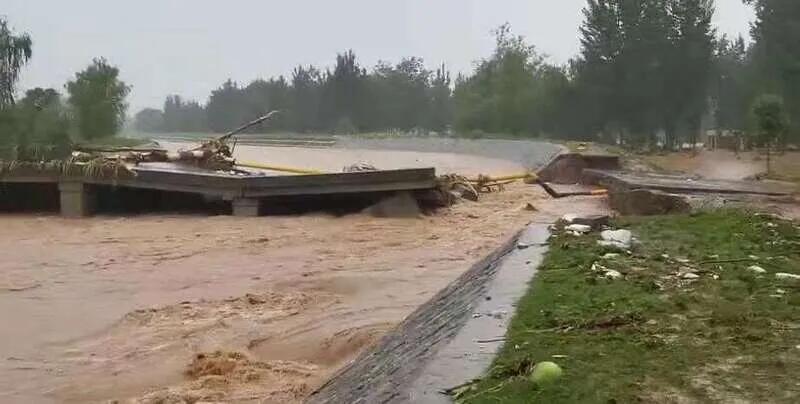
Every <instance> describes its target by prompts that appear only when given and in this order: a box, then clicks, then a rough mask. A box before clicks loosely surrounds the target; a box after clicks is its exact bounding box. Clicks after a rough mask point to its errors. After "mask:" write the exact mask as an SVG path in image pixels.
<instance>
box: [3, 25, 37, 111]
mask: <svg viewBox="0 0 800 404" xmlns="http://www.w3.org/2000/svg"><path fill="white" fill-rule="evenodd" d="M32 46H33V42H32V41H31V38H30V36H28V34H19V35H15V34H14V33H13V32H12V31H11V29H10V28H9V27H8V22H7V21H6V20H5V19H4V18H3V17H1V16H0V110H3V109H6V108H9V107H10V106H12V105H14V91H15V90H16V84H17V81H18V80H19V73H20V71H21V70H22V67H23V66H24V65H25V64H26V63H27V62H28V60H30V58H31V56H32V55H33V51H32V50H31V48H32Z"/></svg>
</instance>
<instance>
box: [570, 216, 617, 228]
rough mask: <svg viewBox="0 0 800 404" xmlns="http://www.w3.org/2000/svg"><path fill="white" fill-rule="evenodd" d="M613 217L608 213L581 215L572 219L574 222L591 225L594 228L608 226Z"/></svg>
mask: <svg viewBox="0 0 800 404" xmlns="http://www.w3.org/2000/svg"><path fill="white" fill-rule="evenodd" d="M610 220H611V218H610V217H609V216H608V215H589V216H579V217H576V218H575V219H573V220H572V223H573V224H583V225H586V226H590V227H591V228H592V229H597V230H599V229H601V228H603V227H605V226H608V224H609V221H610Z"/></svg>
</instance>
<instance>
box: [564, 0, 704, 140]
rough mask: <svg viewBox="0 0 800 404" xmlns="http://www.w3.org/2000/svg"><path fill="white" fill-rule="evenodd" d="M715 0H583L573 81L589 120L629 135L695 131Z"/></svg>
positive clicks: (672, 136) (671, 135)
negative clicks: (587, 108) (584, 99)
mask: <svg viewBox="0 0 800 404" xmlns="http://www.w3.org/2000/svg"><path fill="white" fill-rule="evenodd" d="M713 13H714V7H713V0H588V3H587V6H586V8H585V9H584V17H585V20H584V23H583V25H582V26H581V37H582V38H581V55H580V58H579V59H578V60H577V61H576V63H575V69H574V71H575V74H576V76H577V77H576V82H577V83H578V84H579V86H580V87H581V89H580V93H581V95H582V96H584V97H587V98H588V102H587V103H588V104H591V105H596V106H597V107H595V108H593V110H592V111H591V115H592V116H593V117H594V118H595V122H594V124H593V126H594V127H595V128H596V129H600V130H604V131H606V132H615V133H614V135H615V136H612V138H615V137H617V138H618V137H621V139H622V140H623V141H625V142H627V143H633V144H644V143H653V142H655V141H656V140H657V139H656V137H655V135H656V133H658V132H659V131H662V130H663V131H664V132H665V133H666V137H665V139H662V140H664V141H665V142H666V143H667V145H671V144H673V143H675V132H676V130H678V129H682V130H683V131H684V132H685V133H689V137H691V136H692V135H696V133H697V132H698V130H699V126H700V117H701V116H702V115H703V113H704V112H705V110H706V109H707V108H706V99H707V95H708V87H709V85H708V83H709V79H710V77H711V61H712V59H711V55H712V47H713V39H714V30H713V28H712V27H711V17H712V16H713Z"/></svg>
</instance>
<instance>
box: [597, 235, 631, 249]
mask: <svg viewBox="0 0 800 404" xmlns="http://www.w3.org/2000/svg"><path fill="white" fill-rule="evenodd" d="M600 237H601V238H602V240H599V241H597V244H599V245H601V246H603V247H613V248H618V249H621V250H627V249H629V248H631V244H632V243H633V233H631V231H630V230H605V231H603V232H601V233H600Z"/></svg>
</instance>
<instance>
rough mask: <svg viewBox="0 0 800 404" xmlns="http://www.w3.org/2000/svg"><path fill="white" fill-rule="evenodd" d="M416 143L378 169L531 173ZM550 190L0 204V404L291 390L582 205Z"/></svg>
mask: <svg viewBox="0 0 800 404" xmlns="http://www.w3.org/2000/svg"><path fill="white" fill-rule="evenodd" d="M239 150H240V151H239V152H240V153H247V152H248V151H247V150H248V149H246V148H241V149H239ZM250 152H251V153H257V155H255V156H253V157H254V158H261V157H263V156H265V154H264V153H267V154H266V155H269V156H271V157H274V156H281V158H283V159H285V160H281V161H280V163H284V162H285V163H295V164H296V163H297V162H298V161H301V162H303V163H305V162H310V161H317V162H321V160H315V159H316V157H317V156H316V155H313V154H314V153H309V154H306V155H305V157H304V158H301V159H298V158H294V159H293V158H289V157H287V149H285V148H278V150H268V149H260V150H253V151H250ZM350 152H352V151H349V150H348V151H346V152H344V151H343V153H344V154H341V155H340V157H343V158H344V157H346V159H347V160H349V159H350V157H353V155H352V154H348V153H350ZM281 153H282V154H281ZM312 155H313V156H312ZM326 155H327V154H326ZM415 155H416V156H417V157H413V156H411V155H410V154H409V155H406V154H404V153H399V154H393V155H391V156H394V157H391V156H390V155H388V154H387V155H381V157H380V158H379V159H377V160H379V162H378V163H377V164H376V165H379V166H380V167H384V168H391V167H392V164H398V165H405V164H408V161H409V160H408V159H409V158H412V157H413V158H414V159H419V160H420V164H425V165H427V164H433V165H436V166H437V167H438V168H440V169H441V168H446V167H448V164H451V163H452V167H453V170H456V169H463V170H466V169H472V170H475V171H471V172H467V173H477V172H489V173H496V172H503V171H506V170H516V169H519V168H520V166H519V165H517V164H516V163H510V162H505V161H502V160H496V159H486V158H481V157H476V158H474V159H473V158H471V157H468V158H464V159H461V160H452V161H451V160H449V159H450V158H451V157H450V156H443V155H442V154H441V153H430V154H426V153H415ZM445 155H446V154H445ZM398 156H403V157H398ZM277 160H278V159H277V158H275V159H272V161H273V162H276V163H278V161H277ZM342 161H343V160H341V159H340V160H335V159H332V160H328V162H329V164H330V167H341V166H343V164H342ZM317 166H321V164H320V165H317ZM545 198H546V197H545V195H544V194H543V193H542V192H541V191H540V190H538V189H537V188H534V187H531V186H526V185H523V184H517V185H511V186H509V187H508V189H507V190H506V192H502V193H496V194H490V195H487V196H486V197H485V198H484V199H483V200H482V201H481V202H480V203H477V204H476V203H463V204H459V205H457V206H455V207H453V208H451V209H448V210H444V211H441V212H440V213H439V214H437V215H436V216H429V217H420V218H416V219H385V218H381V219H379V218H374V217H370V216H368V215H364V214H358V215H351V216H345V217H340V218H335V217H331V216H326V215H323V214H318V215H307V216H296V217H261V218H255V219H253V218H247V219H243V218H234V217H227V216H217V217H207V216H163V215H162V216H137V217H129V218H124V217H96V218H90V219H85V220H66V219H62V218H59V217H56V216H29V215H28V216H9V215H4V216H3V217H2V220H3V230H2V231H0V250H2V251H6V252H9V253H7V254H6V255H5V258H4V259H3V260H2V262H0V312H2V313H4V315H5V317H4V319H5V323H6V324H13V325H14V326H13V327H5V328H4V331H3V332H2V333H0V402H30V403H39V402H74V403H78V402H80V403H84V402H104V401H107V400H114V399H119V400H123V401H125V400H134V401H136V400H139V401H142V402H182V401H181V400H184V399H197V398H204V399H208V400H228V401H236V402H249V401H254V402H264V401H266V402H280V403H285V402H297V401H299V400H301V399H302V398H303V397H305V396H306V395H307V394H308V393H309V392H310V391H311V389H313V387H314V386H316V385H318V384H319V383H321V382H323V381H324V380H325V379H326V378H327V377H328V376H329V375H330V374H331V373H332V372H333V371H335V370H336V369H338V368H339V367H340V366H342V365H343V364H344V363H346V362H347V361H349V360H351V359H352V358H353V357H354V356H355V355H356V354H357V353H358V352H359V351H361V350H362V349H363V348H364V347H366V346H368V345H370V344H372V343H373V342H374V341H376V340H377V339H378V338H379V337H380V336H381V335H383V334H384V333H385V332H386V331H387V330H389V329H391V328H392V327H393V326H394V325H395V324H396V323H398V322H399V321H400V320H402V319H403V318H404V317H405V316H406V315H408V314H409V313H411V312H412V311H413V310H414V309H415V308H416V307H417V306H419V305H420V304H422V303H423V302H425V301H426V300H427V299H428V298H430V297H431V296H432V295H433V294H434V293H435V292H437V291H438V290H440V289H441V288H442V287H444V286H445V285H447V284H448V283H449V282H451V281H452V280H453V279H455V278H456V277H458V276H459V275H460V274H461V273H462V272H463V271H464V270H466V269H467V268H468V267H469V266H470V264H471V263H472V262H474V261H475V260H477V259H479V258H480V257H482V256H483V255H485V254H486V253H487V252H489V251H491V250H492V249H494V248H495V247H497V245H498V244H499V243H500V242H501V241H502V240H503V239H504V238H505V237H508V236H509V235H510V234H512V233H513V232H516V231H517V230H519V229H520V228H521V227H522V226H523V225H524V224H526V223H528V222H530V221H532V220H536V221H549V220H552V219H553V218H554V217H556V216H558V215H560V214H562V213H564V211H565V210H570V211H574V210H576V209H577V210H578V211H579V210H580V209H579V208H580V203H581V202H575V203H573V204H571V205H570V204H565V203H563V202H560V203H553V202H551V201H548V200H547V199H545ZM528 202H530V203H532V204H533V205H535V206H537V207H538V208H539V212H531V211H528V210H526V209H524V207H525V205H526V204H527V203H528ZM582 203H587V204H591V205H594V204H597V203H600V202H599V201H598V200H584V202H582ZM216 351H222V352H221V353H215V352H216ZM198 355H200V356H198ZM190 365H191V366H190ZM187 367H188V368H189V369H190V372H189V373H185V372H186V370H187ZM158 400H166V401H158Z"/></svg>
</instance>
